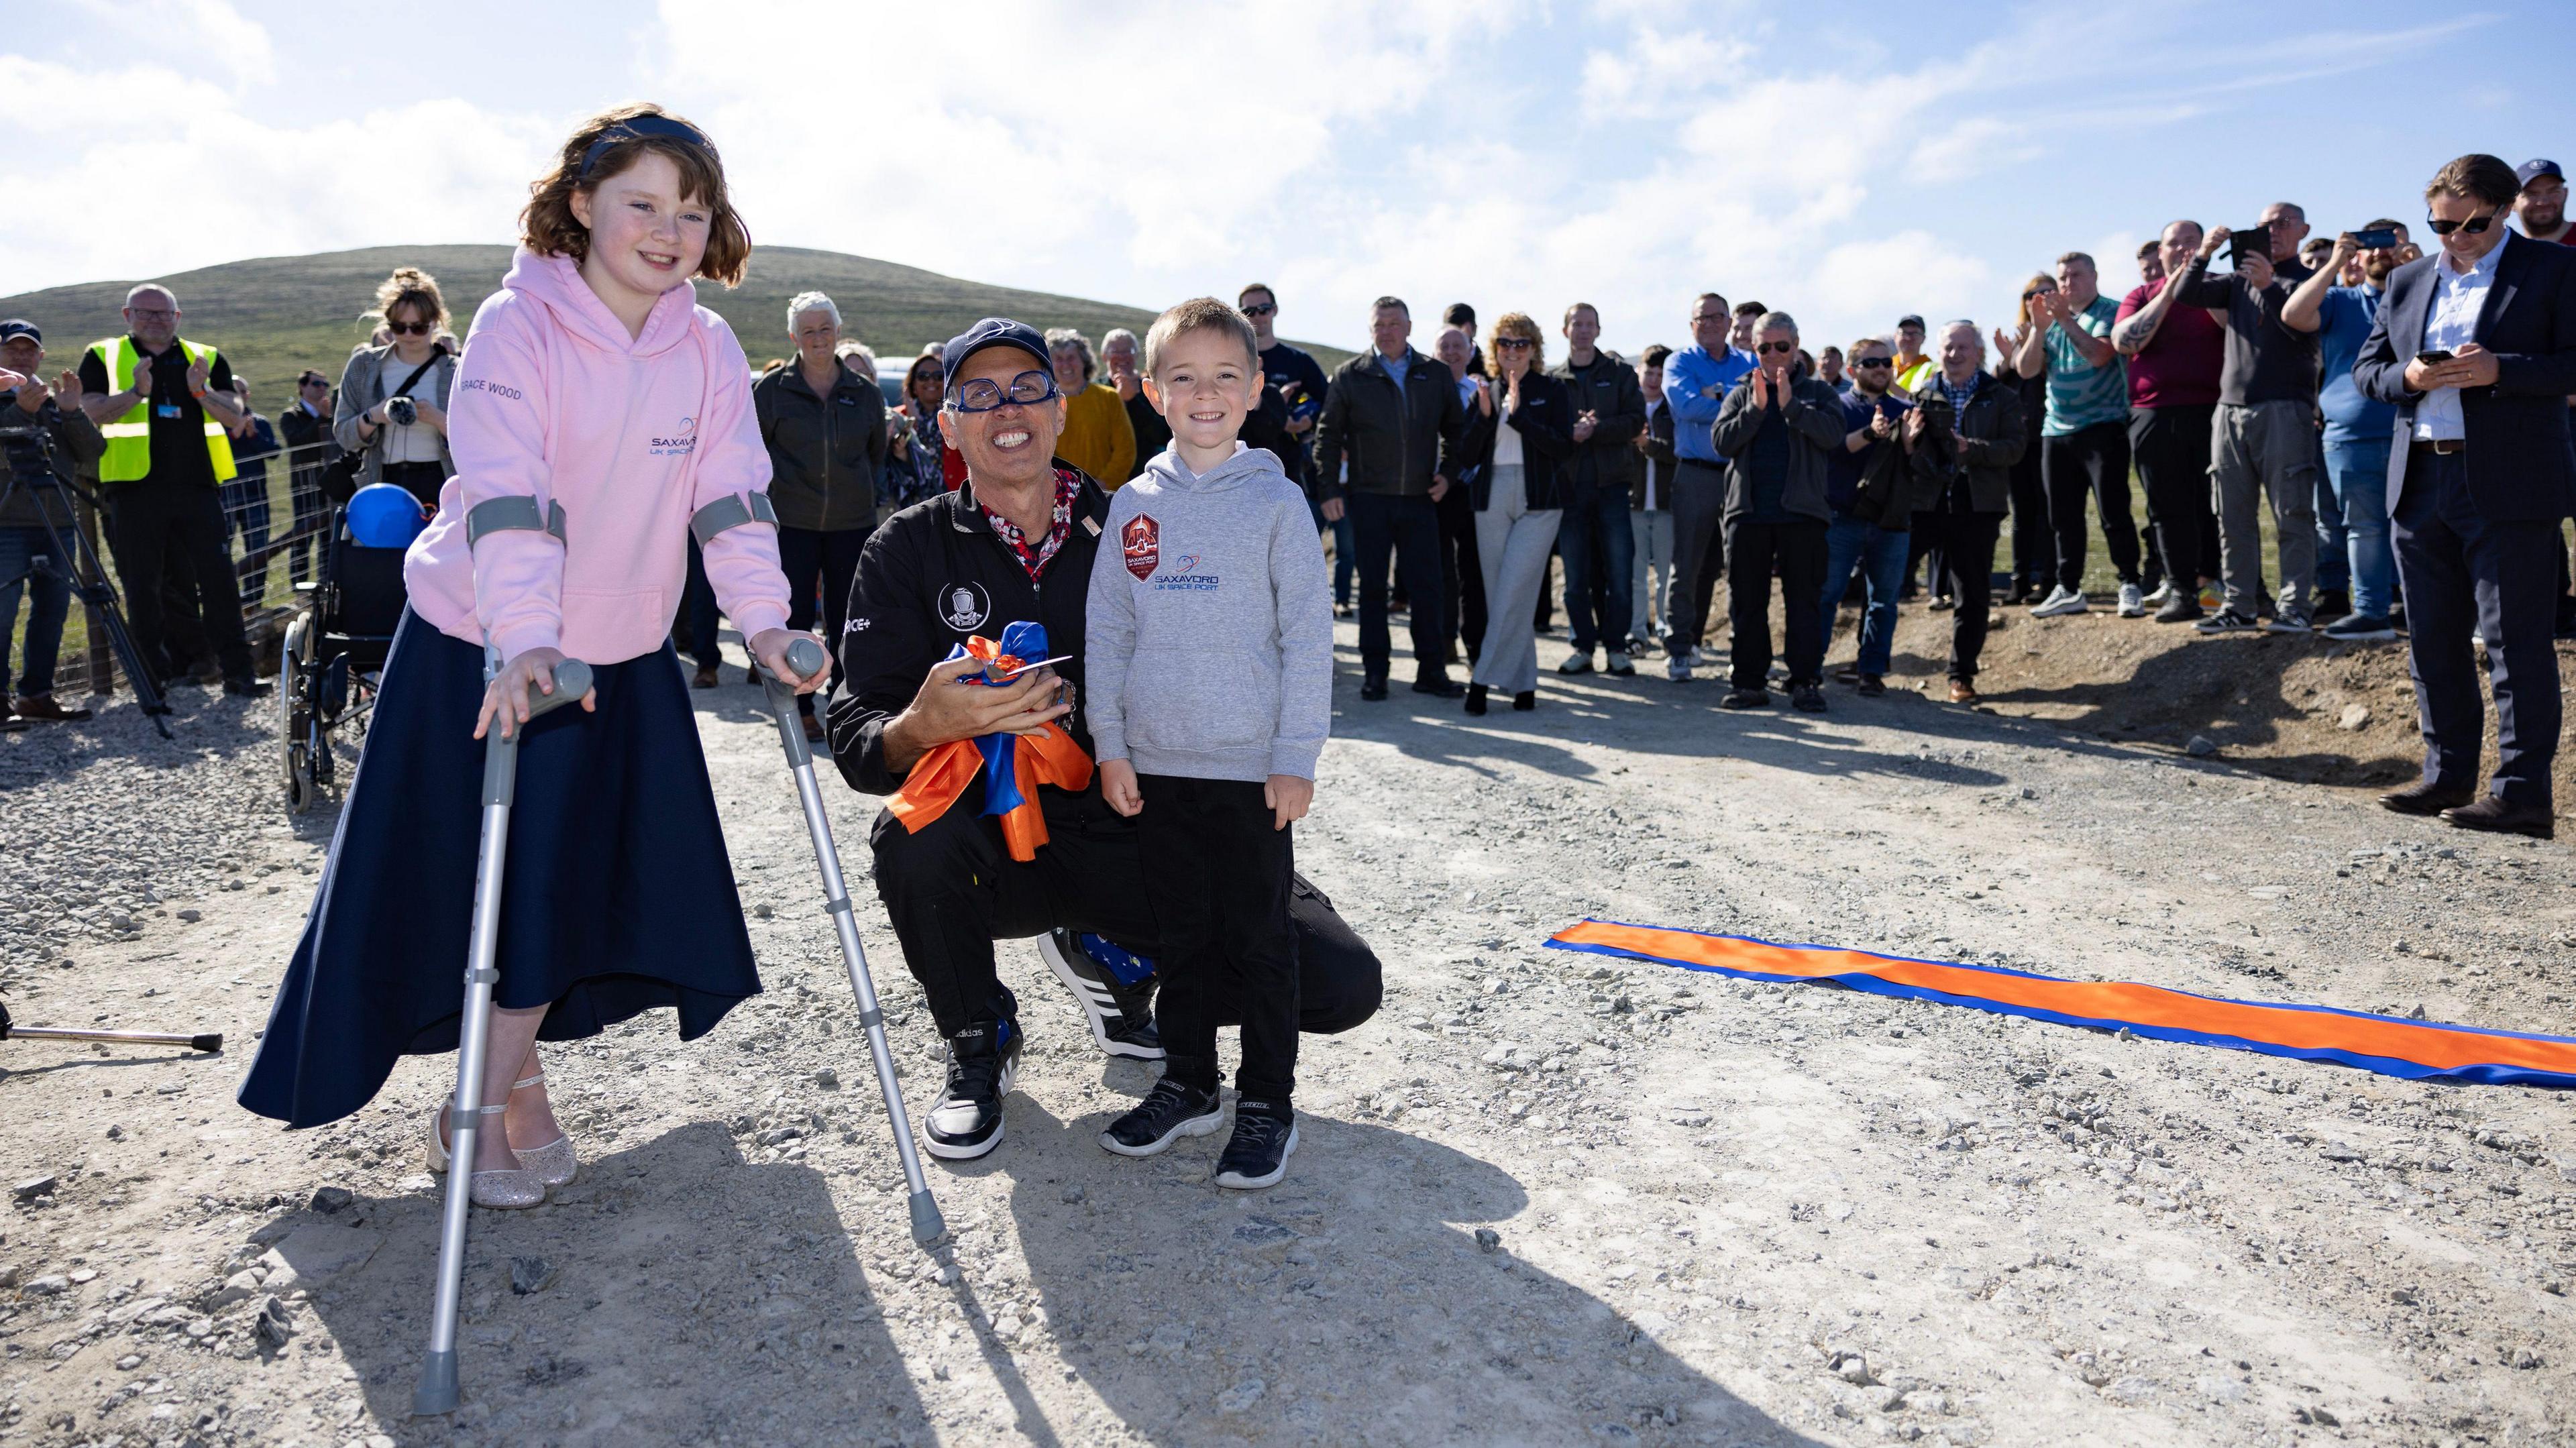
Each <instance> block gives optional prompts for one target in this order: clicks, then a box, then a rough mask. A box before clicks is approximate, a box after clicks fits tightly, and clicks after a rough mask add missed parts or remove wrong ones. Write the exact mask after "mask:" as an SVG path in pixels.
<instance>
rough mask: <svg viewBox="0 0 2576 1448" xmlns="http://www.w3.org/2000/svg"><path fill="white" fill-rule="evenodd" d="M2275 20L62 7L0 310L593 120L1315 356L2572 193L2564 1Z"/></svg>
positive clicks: (33, 13) (1890, 295)
mask: <svg viewBox="0 0 2576 1448" xmlns="http://www.w3.org/2000/svg"><path fill="white" fill-rule="evenodd" d="M2298 13H2299V12H2297V11H2294V10H2291V9H2288V8H2283V7H2272V6H2264V7H2259V8H2258V7H2255V6H2251V5H2246V4H2243V3H2214V4H2189V3H2185V4H2172V5H2158V6H2136V5H2130V6H2108V5H2101V4H2085V5H2055V4H2050V5H2027V6H2021V7H2012V8H2007V7H1999V6H1978V5H1957V4H1949V5H1912V6H1894V5H1885V4H1874V5H1853V4H1831V3H1827V4H1778V3H1773V4H1761V5H1753V4H1732V3H1708V0H1698V3H1687V4H1684V3H1666V0H1594V3H1588V4H1587V3H1577V0H1563V3H1554V4H1543V3H1515V0H1481V3H1474V4H1466V3H1449V0H1408V3H1406V4H1404V5H1401V6H1392V5H1386V4H1383V3H1376V0H1349V3H1345V0H1313V3H1303V4H1295V5H1267V6H1260V7H1248V8H1236V7H1220V6H1210V5H1205V4H1194V5H1162V4H1154V3H1131V4H1125V5H1119V6H1115V7H1109V6H1098V5H1083V6H1074V5H1063V6H1019V5H1012V4H1003V3H980V0H979V3H975V4H969V5H921V6H912V7H906V8H897V7H890V6H882V5H864V6H852V5H829V6H825V5H805V4H788V3H778V0H725V3H723V4H720V5H710V4H703V3H701V4H694V5H690V4H677V3H665V4H662V5H661V6H660V7H659V8H658V9H657V8H654V7H652V6H647V5H636V4H620V5H607V4H589V3H552V4H544V5H530V4H526V3H524V0H522V3H516V4H502V3H497V0H443V3H441V4H439V5H436V6H432V7H428V8H426V9H421V8H412V9H407V10H384V9H380V8H378V7H372V6H366V7H358V6H328V5H324V6H316V5H313V4H311V3H309V0H308V3H303V4H297V5H287V4H269V3H263V0H230V3H226V0H140V3H124V0H73V3H71V4H68V5H63V6H47V7H42V8H32V7H31V8H30V9H29V10H28V11H27V13H26V14H25V15H23V16H20V17H19V23H17V24H14V25H13V26H11V27H10V37H9V40H8V42H7V44H8V47H9V48H8V49H7V50H6V51H5V52H0V94H6V95H7V96H8V98H9V102H10V105H9V109H10V111H11V113H12V115H13V118H14V119H15V120H16V121H17V122H18V124H17V125H16V126H15V127H13V129H14V130H15V131H16V136H15V138H14V141H15V144H13V145H12V146H11V147H10V148H9V162H8V168H9V171H10V173H11V189H12V192H13V194H14V195H15V197H16V198H17V199H18V200H19V202H20V204H19V205H18V206H17V207H15V208H13V209H12V210H11V212H10V213H9V214H8V215H7V216H6V217H0V292H11V291H19V290H25V289H29V288H34V287H41V286H49V285H54V284H58V283H63V282H71V281H84V280H95V279H100V278H108V277H117V278H122V277H140V276H148V275H152V274H154V273H158V272H171V271H179V270H184V269H186V268H189V267H193V266H201V265H205V264H208V263H211V262H217V261H225V260H230V259H233V258H237V257H243V256H261V255H278V254H289V253H298V252H306V251H317V250H325V249H333V248H339V247H350V246H369V245H382V244H392V243H400V242H406V241H416V242H456V241H506V240H508V239H509V238H510V236H511V234H512V231H511V224H512V219H513V217H514V216H515V213H516V210H517V207H518V205H519V203H520V201H521V200H522V199H523V198H524V196H525V187H526V184H527V181H528V180H529V178H530V177H532V176H533V175H534V174H535V173H536V171H537V169H538V168H539V167H540V165H541V164H542V161H543V158H544V157H545V155H546V154H547V153H548V152H549V151H550V150H551V149H552V148H553V147H554V146H555V145H556V144H557V143H559V140H560V138H561V136H562V135H563V133H564V131H565V130H566V129H567V127H568V125H569V123H570V122H571V121H573V120H574V119H576V118H578V117H579V116H580V115H581V114H583V113H585V112H587V111H589V110H591V109H594V108H596V107H598V106H600V105H604V104H609V103H613V102H616V101H620V100H627V99H635V98H653V99H659V100H662V101H664V102H665V103H666V104H669V105H671V106H673V107H674V108H676V109H678V110H680V111H682V112H683V113H685V114H688V115H690V116H692V117H693V118H695V119H697V120H698V121H700V122H701V123H702V124H704V125H705V126H706V127H707V128H708V129H709V131H710V132H711V133H712V134H713V135H714V137H715V139H716V141H717V144H718V145H719V147H720V148H722V150H723V151H724V153H725V156H726V160H727V167H728V174H729V176H730V177H731V179H732V182H733V185H734V186H735V190H736V201H737V203H738V204H739V205H740V207H741V208H742V210H743V211H744V213H745V215H746V216H747V217H748V219H749V221H750V224H751V227H752V232H753V235H754V237H755V238H756V239H757V240H759V241H767V242H777V243H785V244H793V245H802V246H817V247H829V248H833V249H836V250H842V251H851V252H858V253H861V254H865V255H870V256H878V257H884V258H886V259H889V260H893V261H900V262H905V263H909V264H913V265H918V266H923V267H928V268H931V269H932V270H936V271H941V272H946V273H949V274H951V275H956V276H964V277H973V278H976V279H979V280H984V281H991V282H999V283H1006V284H1010V285H1015V286H1025V287H1034V288H1039V289H1043V290H1049V291H1060V292H1069V293H1076V294H1080V295H1085V296H1093V297H1101V298H1107V299H1111V300H1115V301H1121V302H1129V303H1134V304H1136V305H1140V306H1148V307H1153V306H1161V305H1164V304H1167V303H1169V302H1171V301H1174V300H1178V299H1179V298H1181V297H1184V296H1189V295H1194V294H1198V293H1202V292H1215V293H1218V294H1220V295H1224V296H1227V297H1231V296H1232V295H1233V292H1234V288H1235V287H1236V286H1237V285H1238V284H1240V283H1241V282H1243V281H1246V280H1249V279H1252V278H1256V277H1257V278H1260V279H1263V280H1267V281H1270V282H1272V283H1273V284H1274V285H1276V286H1277V288H1278V290H1279V293H1280V300H1281V302H1282V318H1281V327H1282V330H1283V331H1285V332H1287V333H1288V334H1289V335H1292V336H1307V337H1317V338H1322V339H1325V340H1329V341H1332V342H1335V343H1339V344H1341V345H1345V346H1357V345H1360V344H1361V342H1362V340H1363V338H1364V336H1365V327H1366V320H1367V304H1368V301H1369V299H1370V298H1372V297H1374V296H1377V295H1379V294H1380V293H1388V292H1391V293H1394V294H1397V295H1400V296H1404V297H1406V298H1408V299H1409V300H1411V301H1412V302H1413V303H1414V308H1415V311H1416V312H1417V314H1426V320H1427V314H1428V313H1430V312H1431V311H1432V310H1433V309H1434V308H1435V307H1436V306H1437V305H1438V304H1440V303H1445V302H1448V301H1453V300H1459V299H1465V300H1468V301H1471V302H1473V303H1475V304H1476V306H1477V308H1478V310H1479V312H1480V313H1481V314H1483V316H1484V317H1486V318H1487V319H1488V320H1490V319H1491V318H1492V317H1493V316H1495V315H1497V314H1498V313H1500V312H1501V311H1503V310H1505V309H1509V308H1517V309H1521V310H1526V311H1529V312H1531V313H1533V314H1534V315H1537V316H1539V317H1540V318H1541V319H1542V320H1543V321H1546V322H1548V323H1549V324H1550V325H1551V327H1552V326H1553V322H1554V319H1555V317H1556V315H1557V314H1558V313H1559V312H1560V311H1561V310H1562V309H1563V307H1564V306H1565V305H1566V304H1567V303H1569V302H1572V301H1575V300H1577V299H1581V300H1588V301H1591V302H1593V303H1595V304H1596V305H1597V306H1598V307H1599V308H1600V310H1601V312H1602V316H1603V321H1604V326H1605V341H1606V342H1608V343H1609V344H1610V345H1613V346H1619V347H1623V348H1628V349H1634V348H1635V347H1638V346H1641V345H1643V344H1644V343H1646V342H1650V341H1666V342H1679V341H1681V340H1683V339H1684V330H1685V329H1684V327H1683V323H1682V319H1683V318H1684V317H1685V316H1686V315H1687V312H1688V308H1689V305H1690V299H1691V298H1692V296H1694V295H1695V294H1696V293H1698V292H1699V291H1701V290H1703V289H1708V288H1714V289H1716V290H1718V291H1721V292H1724V293H1725V294H1726V295H1728V296H1729V297H1731V298H1734V299H1736V300H1738V301H1741V300H1745V299H1747V298H1756V299H1759V300H1762V301H1765V302H1768V303H1770V304H1771V305H1773V306H1775V307H1781V308H1785V309H1787V310H1789V311H1791V312H1794V313H1796V314H1797V315H1798V316H1799V318H1800V319H1801V321H1802V322H1803V323H1804V324H1805V330H1806V335H1807V337H1808V339H1809V341H1810V342H1811V343H1815V342H1819V341H1826V340H1831V341H1843V340H1848V339H1849V338H1850V337H1853V336H1855V335H1859V334H1861V333H1863V332H1875V331H1885V330H1886V329H1887V328H1888V327H1889V326H1890V325H1891V324H1892V322H1893V321H1894V319H1895V317H1896V316H1897V314H1898V313H1900V312H1904V311H1919V312H1922V313H1924V314H1926V315H1927V316H1930V317H1932V318H1934V319H1935V320H1939V319H1942V318H1945V317H1949V316H1962V315H1964V316H1970V317H1973V318H1975V319H1977V320H1979V321H1981V322H1987V323H1992V322H1994V321H1997V320H2000V319H2001V318H2002V316H2003V314H2004V313H2005V312H2006V311H2008V310H2009V307H2010V305H2011V302H2012V299H2013V297H2014V295H2015V293H2016V291H2017V289H2018V286H2019V283H2020V281H2021V279H2022V278H2023V277H2024V276H2025V275H2027V274H2028V273H2029V272H2030V271H2032V270H2034V269H2036V268H2040V267H2043V266H2044V265H2045V264H2046V263H2047V262H2048V261H2049V260H2050V259H2051V258H2053V257H2054V256H2055V255H2056V254H2057V253H2059V252H2061V251H2064V250H2067V249H2070V248H2084V249H2089V250H2092V251H2094V252H2096V253H2097V254H2098V255H2099V256H2101V258H2102V261H2103V271H2104V275H2105V278H2106V285H2116V286H2122V287H2125V286H2126V285H2127V284H2129V283H2131V282H2133V281H2134V279H2135V277H2134V268H2133V266H2132V264H2131V262H2130V261H2129V260H2128V258H2129V255H2130V253H2131V251H2132V250H2134V248H2135V246H2136V244H2137V242H2138V241H2140V240H2142V239H2144V238H2146V237H2147V236H2150V235H2152V234H2153V233H2154V231H2155V230H2156V229H2157V228H2158V227H2160V226H2161V225H2162V224H2163V223H2164V222H2165V221H2167V220H2169V219H2171V218H2173V217H2176V216H2193V217H2197V218H2199V219H2201V220H2203V221H2205V222H2211V223H2226V224H2238V225H2241V224H2244V223H2246V222H2250V221H2251V220H2252V219H2253V218H2254V217H2255V216H2256V215H2257V214H2258V213H2259V211H2260V209H2261V207H2262V206H2263V205H2264V204H2265V203H2266V202H2269V201H2273V200H2278V199H2287V200H2292V201H2297V202H2299V203H2301V204H2302V205H2304V206H2306V207H2307V209H2308V211H2309V213H2310V216H2311V219H2312V220H2314V221H2315V222H2316V223H2317V225H2318V226H2319V227H2320V228H2321V229H2322V228H2331V227H2340V226H2350V225H2354V224H2357V223H2359V222H2361V221H2363V220H2367V219H2368V218H2370V217H2372V216H2375V215H2379V214H2382V213H2385V214H2388V215H2393V216H2398V217H2403V218H2412V217H2414V216H2416V215H2418V214H2420V209H2421V208H2420V202H2419V200H2418V197H2419V195H2420V192H2421V189H2422V185H2423V182H2424V179H2425V178H2426V177H2427V176H2429V175H2430V174H2431V173H2432V171H2433V170H2434V169H2435V168H2436V167H2438V166H2439V165H2440V164H2441V163H2442V162H2443V161H2445V160H2447V159H2449V158H2450V157H2451V156H2453V155H2456V154H2458V153H2460V152H2463V151H2469V150H2486V151H2493V152H2495V153H2497V154H2500V155H2502V156H2504V157H2505V158H2506V159H2507V160H2509V161H2516V162H2519V161H2521V160H2523V159H2526V158H2527V157H2531V156H2557V157H2560V158H2562V159H2565V160H2567V161H2568V162H2569V163H2570V164H2571V165H2576V104H2571V102H2570V100H2569V98H2568V97H2569V86H2568V80H2567V64H2566V62H2567V57H2568V56H2569V54H2570V53H2571V45H2570V42H2571V41H2576V6H2571V5H2565V4H2558V5H2541V4H2502V5H2495V6H2491V7H2488V8H2486V9H2482V10H2459V11H2442V10H2436V9H2432V8H2428V7H2424V6H2405V5H2395V4H2376V3H2366V4H2347V5H2343V6H2340V7H2315V8H2313V9H2312V10H2311V11H2310V12H2309V13H2312V14H2314V15H2315V16H2316V17H2317V18H2315V19H2313V20H2310V19H2297V18H2292V17H2293V16H2294V15H2296V14H2298ZM389 15H401V16H403V17H405V19H404V21H403V24H404V25H405V26H406V27H407V28H405V29H399V30H398V29H396V28H394V26H393V25H392V24H390V23H388V22H387V21H385V20H383V19H380V18H379V17H382V16H389ZM110 188H142V194H145V195H149V196H151V197H154V198H157V199H158V200H159V201H160V202H161V204H162V205H163V207H164V214H162V215H159V216H155V217H150V218H148V219H140V220H137V221H136V222H134V223H132V224H120V223H118V222H116V221H114V220H110V219H103V216H102V213H103V212H113V213H117V214H124V215H135V216H138V217H140V216H142V209H141V207H140V206H139V205H138V204H137V202H136V199H135V198H136V194H137V193H136V192H135V191H134V190H122V189H120V191H119V193H118V194H117V196H116V199H115V201H114V202H113V204H112V205H111V206H109V207H107V208H102V207H101V206H100V204H99V202H100V198H101V197H102V195H105V194H107V193H108V192H109V190H110ZM355 305H356V302H355V299H353V308H354V306H355ZM1428 330H1429V329H1428V327H1427V325H1426V327H1425V329H1424V331H1425V334H1426V336H1427V332H1428Z"/></svg>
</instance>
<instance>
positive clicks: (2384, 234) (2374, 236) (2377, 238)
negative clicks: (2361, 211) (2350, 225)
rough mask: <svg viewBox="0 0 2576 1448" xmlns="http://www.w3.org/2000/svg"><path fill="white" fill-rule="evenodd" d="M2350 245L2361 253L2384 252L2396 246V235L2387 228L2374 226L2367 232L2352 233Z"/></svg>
mask: <svg viewBox="0 0 2576 1448" xmlns="http://www.w3.org/2000/svg"><path fill="white" fill-rule="evenodd" d="M2352 244H2353V245H2355V246H2357V247H2360V248H2361V249H2362V250H2363V251H2386V250H2387V249H2388V248H2390V247H2392V246H2395V245H2396V244H2397V233H2396V232H2395V231H2393V230H2390V229H2389V228H2388V227H2385V226H2376V227H2372V228H2371V229H2370V230H2368V231H2356V232H2354V233H2353V234H2352Z"/></svg>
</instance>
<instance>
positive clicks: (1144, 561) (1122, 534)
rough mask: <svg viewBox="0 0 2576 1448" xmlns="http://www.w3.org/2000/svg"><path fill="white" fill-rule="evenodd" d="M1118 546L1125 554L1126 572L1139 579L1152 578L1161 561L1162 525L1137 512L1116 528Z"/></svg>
mask: <svg viewBox="0 0 2576 1448" xmlns="http://www.w3.org/2000/svg"><path fill="white" fill-rule="evenodd" d="M1118 546H1119V549H1120V551H1121V552H1122V553H1124V554H1125V555H1126V559H1127V571H1128V572H1130V573H1132V574H1135V575H1136V577H1137V579H1138V580H1139V581H1142V580H1145V579H1149V578H1152V577H1153V576H1154V569H1155V567H1156V566H1157V565H1159V564H1160V563H1161V562H1162V561H1163V525H1162V524H1160V523H1157V522H1155V521H1154V520H1153V518H1151V517H1150V516H1148V515H1146V514H1143V513H1139V514H1137V515H1136V516H1135V517H1133V518H1130V519H1128V520H1127V526H1125V527H1123V528H1121V529H1119V530H1118Z"/></svg>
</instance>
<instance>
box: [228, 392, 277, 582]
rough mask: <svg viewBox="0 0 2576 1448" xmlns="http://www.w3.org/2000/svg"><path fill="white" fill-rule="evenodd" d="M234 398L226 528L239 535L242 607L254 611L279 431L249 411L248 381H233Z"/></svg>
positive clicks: (264, 577) (263, 569)
mask: <svg viewBox="0 0 2576 1448" xmlns="http://www.w3.org/2000/svg"><path fill="white" fill-rule="evenodd" d="M233 396H234V397H236V398H238V399H240V401H238V402H237V403H236V404H235V406H237V407H238V408H240V410H241V421H239V422H237V423H234V424H233V425H232V427H231V429H230V431H231V432H232V435H233V476H232V480H231V481H230V482H227V483H225V484H224V485H223V487H222V489H221V492H222V494H223V500H224V527H225V529H226V530H227V536H229V534H230V533H234V532H238V533H240V534H241V562H240V563H239V564H237V565H235V566H236V567H237V568H238V569H239V571H240V576H241V606H242V607H243V608H244V609H256V608H258V607H259V605H260V602H261V600H262V599H265V598H266V597H267V596H268V558H269V547H268V523H269V518H268V460H269V459H270V458H273V457H275V456H277V454H278V452H279V450H280V449H279V448H278V445H277V429H276V427H275V426H274V425H272V424H271V423H270V422H269V420H268V419H267V418H265V417H262V416H261V415H259V414H258V413H257V412H254V411H252V410H251V405H250V384H249V383H248V382H246V381H244V380H243V379H241V378H239V377H235V378H234V379H233Z"/></svg>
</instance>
